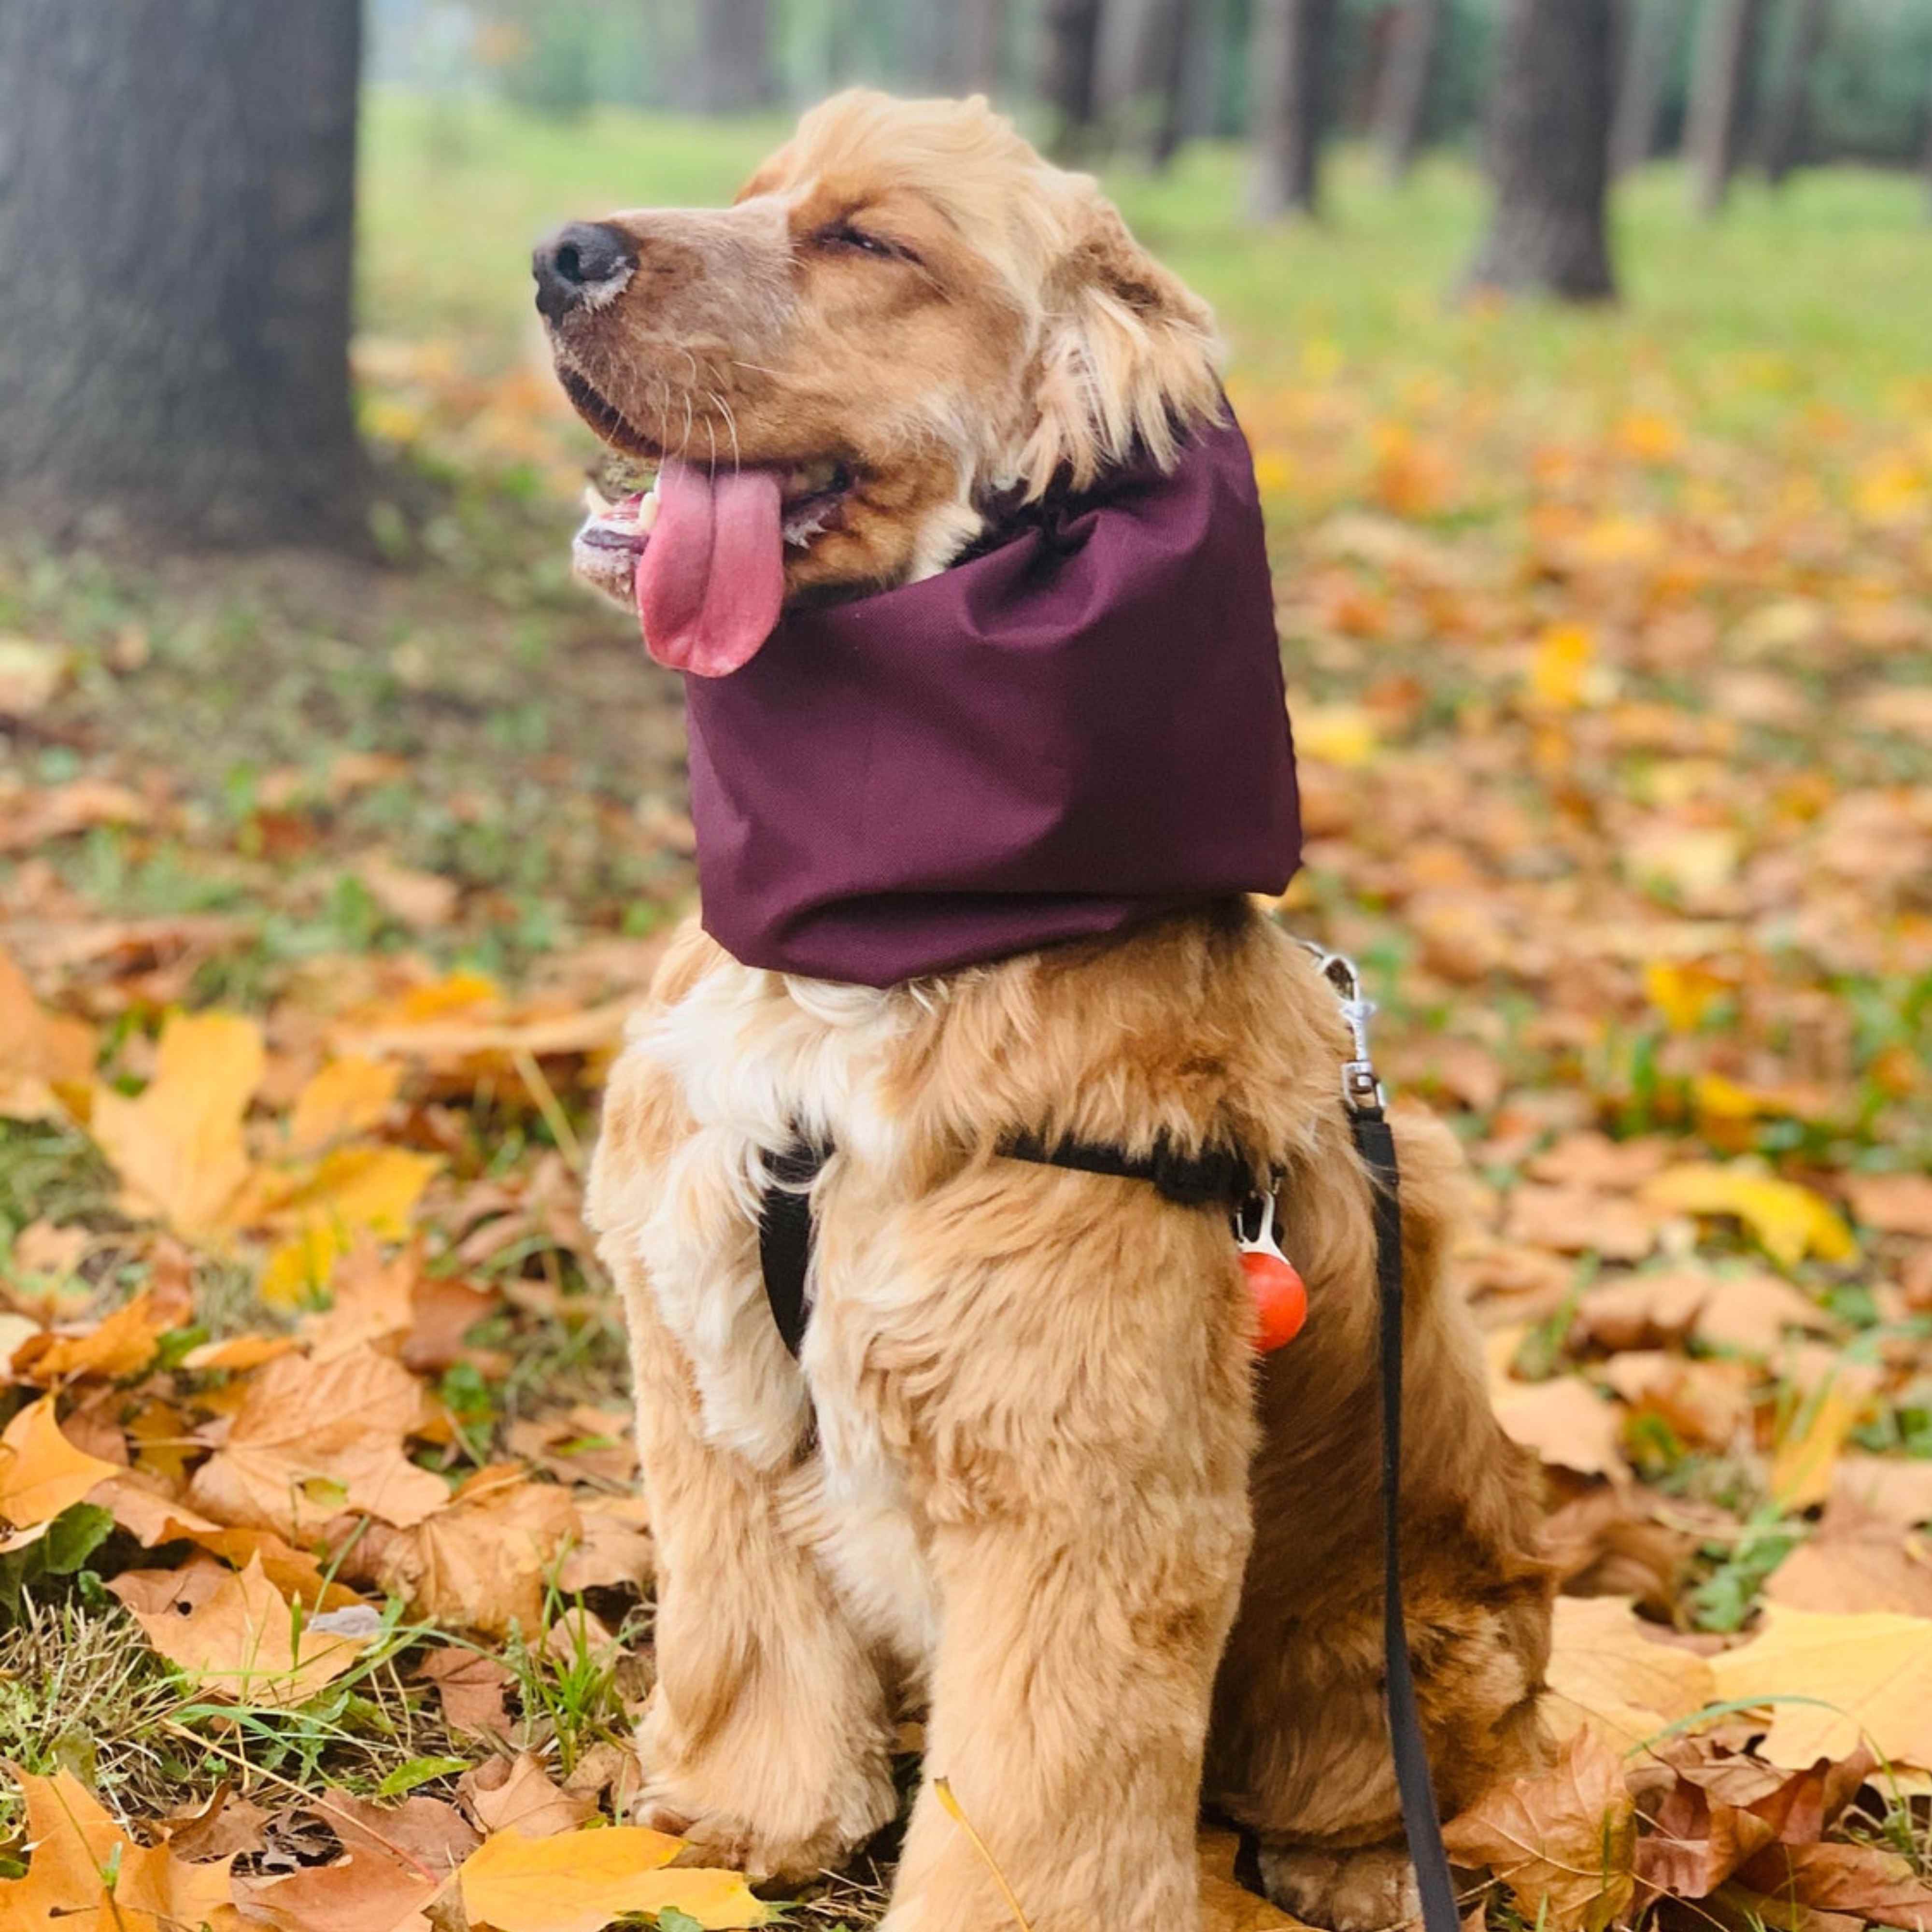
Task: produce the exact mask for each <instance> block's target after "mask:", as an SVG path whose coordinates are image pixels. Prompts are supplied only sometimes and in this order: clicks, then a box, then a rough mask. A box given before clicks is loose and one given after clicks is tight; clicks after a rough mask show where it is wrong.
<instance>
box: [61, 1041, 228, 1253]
mask: <svg viewBox="0 0 1932 1932" xmlns="http://www.w3.org/2000/svg"><path fill="white" fill-rule="evenodd" d="M262 1067H263V1054H262V1030H261V1028H260V1027H259V1026H257V1025H256V1023H255V1022H254V1021H253V1020H251V1019H242V1018H241V1017H240V1016H239V1015H236V1014H234V1013H197V1014H193V1015H187V1014H181V1013H177V1014H175V1015H174V1016H172V1018H170V1019H169V1021H168V1022H167V1024H166V1026H164V1027H163V1028H162V1029H161V1038H160V1047H159V1049H158V1051H157V1054H156V1057H155V1067H154V1079H152V1080H151V1081H150V1082H148V1085H147V1088H146V1090H145V1091H144V1092H143V1093H142V1094H141V1095H140V1097H139V1099H137V1100H127V1099H126V1098H125V1097H123V1096H122V1095H121V1094H116V1093H115V1092H113V1091H112V1089H110V1088H100V1089H98V1090H97V1091H96V1093H95V1100H94V1111H93V1115H92V1120H91V1122H90V1125H89V1131H90V1132H91V1133H92V1135H93V1136H94V1139H95V1144H96V1145H98V1147H99V1148H100V1149H101V1152H102V1153H103V1154H105V1155H106V1156H107V1158H108V1160H109V1161H110V1163H112V1164H113V1167H114V1169H115V1172H117V1173H118V1175H120V1177H121V1180H122V1181H123V1182H124V1183H125V1184H126V1188H127V1196H128V1200H129V1205H130V1207H131V1208H133V1210H134V1211H136V1212H139V1213H145V1214H158V1215H159V1216H160V1217H162V1218H163V1219H164V1220H166V1221H167V1223H169V1226H172V1228H173V1229H174V1230H175V1232H176V1233H177V1234H178V1235H182V1236H184V1237H185V1238H187V1239H189V1240H191V1241H193V1240H203V1241H205V1240H208V1239H209V1238H213V1237H217V1236H220V1235H225V1234H227V1233H229V1232H232V1231H233V1227H234V1225H235V1224H234V1223H233V1220H230V1219H229V1210H230V1209H231V1208H232V1207H233V1204H234V1203H235V1202H236V1199H237V1197H238V1196H239V1195H240V1194H241V1193H242V1189H243V1187H244V1186H245V1184H246V1183H247V1181H248V1178H249V1175H250V1173H251V1166H250V1163H249V1160H248V1150H247V1149H246V1148H245V1147H244V1146H243V1145H242V1116H243V1115H245V1113H246V1112H248V1103H249V1101H250V1100H251V1098H252V1097H254V1091H255V1089H256V1088H257V1086H258V1085H260V1082H261V1078H262Z"/></svg>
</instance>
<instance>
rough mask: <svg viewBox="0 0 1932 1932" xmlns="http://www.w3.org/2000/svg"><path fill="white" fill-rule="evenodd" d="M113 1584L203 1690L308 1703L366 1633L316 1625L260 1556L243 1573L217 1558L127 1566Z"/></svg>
mask: <svg viewBox="0 0 1932 1932" xmlns="http://www.w3.org/2000/svg"><path fill="white" fill-rule="evenodd" d="M208 1571H213V1572H214V1575H213V1576H212V1577H209V1576H208ZM108 1588H109V1589H111V1590H112V1591H113V1592H114V1594H115V1595H116V1596H118V1598H120V1599H121V1601H122V1602H123V1603H124V1604H126V1605H127V1608H128V1610H129V1612H130V1613H131V1614H132V1616H133V1618H134V1619H135V1621H136V1622H137V1623H139V1625H140V1626H141V1628H142V1630H143V1631H145V1632H146V1633H147V1637H148V1642H149V1643H151V1644H152V1645H153V1646H154V1648H155V1649H157V1650H158V1651H159V1652H160V1653H161V1655H163V1657H165V1658H167V1659H168V1661H169V1662H170V1663H171V1664H175V1665H177V1666H178V1667H180V1668H181V1670H184V1671H185V1672H187V1674H188V1675H189V1676H190V1677H191V1678H192V1679H193V1680H194V1682H195V1688H196V1691H198V1692H199V1694H201V1695H202V1696H203V1697H215V1698H226V1699H232V1700H234V1701H235V1702H236V1703H242V1704H247V1705H251V1706H264V1707H267V1708H270V1709H284V1708H287V1707H290V1706H294V1705H297V1704H301V1703H306V1702H307V1701H308V1699H309V1698H311V1697H313V1696H314V1694H316V1692H317V1691H319V1690H320V1689H321V1688H322V1687H323V1685H325V1684H327V1683H329V1682H332V1681H333V1680H334V1679H336V1678H338V1677H340V1676H341V1675H342V1673H344V1671H346V1670H350V1669H352V1668H353V1667H354V1665H355V1664H356V1660H357V1659H358V1658H359V1657H360V1656H361V1655H362V1650H363V1649H364V1640H361V1639H359V1638H354V1637H344V1636H341V1635H339V1634H335V1633H334V1632H325V1631H317V1630H315V1629H314V1628H313V1627H312V1625H311V1622H310V1620H309V1619H308V1617H307V1616H306V1615H305V1613H302V1611H301V1610H298V1609H296V1608H293V1607H291V1606H290V1604H289V1602H288V1601H287V1599H286V1598H284V1597H283V1595H282V1594H281V1592H280V1591H278V1589H276V1588H275V1586H274V1585H273V1584H272V1583H270V1582H269V1580H268V1579H267V1577H265V1576H264V1575H263V1572H262V1564H261V1559H260V1558H259V1557H257V1558H255V1559H253V1560H251V1562H250V1563H249V1565H248V1568H247V1569H245V1570H244V1571H241V1572H240V1573H239V1574H237V1573H236V1571H232V1570H229V1569H227V1568H224V1567H223V1566H222V1565H219V1564H214V1563H212V1562H209V1563H208V1564H207V1565H205V1568H202V1566H201V1565H200V1564H199V1562H197V1563H191V1564H190V1565H189V1566H188V1567H187V1569H186V1570H184V1571H169V1570H136V1571H123V1572H122V1573H121V1575H120V1576H118V1577H115V1578H114V1579H113V1581H112V1582H111V1583H110V1584H109V1586H108Z"/></svg>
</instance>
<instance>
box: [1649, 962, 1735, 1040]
mask: <svg viewBox="0 0 1932 1932" xmlns="http://www.w3.org/2000/svg"><path fill="white" fill-rule="evenodd" d="M1643 990H1644V993H1645V995H1646V997H1647V998H1649V1001H1650V1003H1651V1004H1652V1006H1654V1007H1655V1008H1656V1009H1657V1010H1658V1012H1659V1013H1661V1014H1662V1015H1663V1016H1664V1024H1665V1025H1667V1026H1668V1027H1669V1028H1670V1030H1671V1031H1672V1032H1673V1033H1694V1032H1695V1031H1697V1028H1699V1027H1700V1026H1701V1025H1703V1022H1704V1016H1706V1014H1707V1013H1709V1012H1710V1010H1711V1009H1712V1007H1715V1005H1716V1004H1718V1001H1720V1000H1721V999H1722V998H1724V995H1726V994H1727V993H1728V992H1730V988H1729V987H1728V986H1726V985H1725V983H1724V981H1723V980H1720V979H1719V978H1718V976H1717V975H1716V974H1715V973H1712V972H1711V971H1709V969H1708V968H1705V967H1703V966H1699V965H1685V966H1679V965H1673V964H1672V963H1671V962H1669V961H1667V960H1661V959H1658V960H1653V961H1652V962H1651V963H1650V964H1649V965H1647V966H1646V967H1645V968H1644V969H1643Z"/></svg>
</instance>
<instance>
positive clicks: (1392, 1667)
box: [1317, 953, 1462, 1932]
mask: <svg viewBox="0 0 1932 1932" xmlns="http://www.w3.org/2000/svg"><path fill="white" fill-rule="evenodd" d="M1317 957H1318V959H1319V961H1320V964H1321V967H1322V977H1324V978H1325V980H1327V981H1328V983H1329V984H1330V985H1331V986H1333V987H1334V989H1335V991H1336V993H1337V995H1338V996H1339V998H1340V1000H1341V1003H1342V1016H1343V1019H1346V1021H1347V1022H1348V1023H1349V1034H1350V1035H1351V1036H1352V1038H1353V1040H1354V1041H1355V1058H1353V1059H1352V1060H1350V1061H1346V1063H1345V1064H1343V1068H1342V1103H1343V1106H1345V1107H1346V1109H1348V1114H1349V1134H1350V1136H1351V1137H1352V1139H1353V1140H1354V1141H1355V1151H1356V1153H1357V1154H1359V1155H1360V1156H1361V1160H1362V1165H1363V1166H1364V1167H1366V1168H1367V1169H1368V1171H1369V1180H1370V1184H1371V1186H1372V1187H1373V1202H1374V1214H1375V1226H1376V1303H1377V1315H1378V1326H1379V1328H1380V1331H1381V1349H1380V1354H1381V1357H1382V1669H1383V1674H1384V1676H1385V1680H1386V1682H1387V1686H1388V1727H1389V1745H1390V1748H1391V1751H1392V1752H1393V1754H1394V1758H1395V1784H1396V1791H1397V1795H1398V1796H1400V1799H1401V1801H1402V1829H1403V1836H1404V1837H1405V1838H1407V1840H1408V1841H1409V1862H1410V1863H1411V1864H1413V1865H1414V1866H1415V1882H1416V1888H1417V1891H1418V1893H1419V1894H1421V1900H1422V1923H1423V1926H1424V1932H1460V1928H1461V1925H1462V1916H1461V1914H1460V1912H1457V1909H1456V1887H1455V1885H1454V1882H1453V1881H1452V1880H1451V1878H1450V1876H1449V1855H1448V1851H1447V1850H1446V1849H1445V1847H1444V1846H1443V1843H1442V1814H1441V1813H1439V1811H1437V1810H1436V1784H1435V1781H1434V1779H1433V1778H1432V1777H1431V1776H1430V1770H1429V1753H1428V1751H1427V1748H1425V1746H1424V1743H1423V1741H1422V1715H1421V1712H1420V1711H1419V1710H1418V1709H1417V1707H1416V1702H1415V1672H1414V1671H1413V1670H1412V1669H1411V1667H1410V1665H1409V1630H1408V1626H1407V1624H1406V1621H1405V1620H1404V1618H1403V1609H1402V1340H1403V1336H1402V1328H1403V1281H1402V1193H1401V1184H1402V1175H1401V1169H1400V1166H1399V1165H1398V1164H1397V1160H1396V1152H1395V1136H1394V1134H1393V1133H1391V1131H1390V1129H1389V1124H1388V1112H1387V1103H1386V1101H1385V1098H1384V1096H1383V1094H1382V1082H1380V1081H1379V1080H1378V1079H1376V1070H1375V1064H1374V1062H1373V1061H1372V1060H1371V1059H1370V1057H1369V1020H1370V1016H1372V1015H1373V1013H1374V1012H1375V1004H1374V1002H1373V1001H1370V1000H1369V999H1367V998H1365V997H1364V995H1363V992H1362V983H1361V977H1360V976H1359V975H1358V974H1357V972H1356V971H1355V964H1354V962H1352V961H1351V960H1348V959H1343V958H1342V957H1341V956H1340V955H1339V954H1337V953H1318V955H1317Z"/></svg>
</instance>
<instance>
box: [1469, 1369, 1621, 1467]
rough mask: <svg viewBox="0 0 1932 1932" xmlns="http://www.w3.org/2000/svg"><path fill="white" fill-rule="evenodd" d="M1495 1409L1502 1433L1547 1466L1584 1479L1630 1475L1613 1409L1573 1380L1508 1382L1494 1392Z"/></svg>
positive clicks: (1585, 1386) (1594, 1392)
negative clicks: (1552, 1465)
mask: <svg viewBox="0 0 1932 1932" xmlns="http://www.w3.org/2000/svg"><path fill="white" fill-rule="evenodd" d="M1496 1420H1497V1421H1499V1422H1500V1423H1501V1424H1502V1426H1503V1431H1504V1433H1505V1434H1506V1435H1507V1436H1509V1438H1510V1439H1511V1441H1513V1442H1520V1443H1521V1444H1522V1445H1523V1447H1524V1448H1526V1449H1534V1450H1535V1451H1536V1453H1537V1454H1538V1456H1540V1457H1542V1459H1543V1460H1544V1462H1546V1463H1555V1464H1556V1466H1558V1467H1559V1468H1561V1469H1574V1470H1575V1471H1577V1473H1578V1474H1579V1475H1586V1476H1622V1475H1627V1474H1628V1470H1629V1465H1628V1463H1626V1462H1625V1460H1624V1452H1623V1445H1622V1422H1621V1418H1620V1417H1619V1413H1618V1411H1617V1409H1616V1407H1615V1406H1614V1405H1613V1404H1612V1403H1607V1402H1606V1401H1604V1399H1603V1398H1602V1397H1601V1396H1599V1395H1598V1394H1597V1393H1596V1391H1595V1390H1594V1389H1592V1388H1591V1387H1590V1386H1589V1384H1588V1383H1587V1382H1582V1381H1580V1380H1579V1379H1577V1377H1576V1376H1559V1378H1558V1379H1556V1381H1554V1382H1532V1383H1529V1384H1527V1385H1520V1384H1516V1383H1510V1384H1506V1385H1504V1386H1503V1387H1502V1388H1499V1389H1498V1390H1497V1391H1496Z"/></svg>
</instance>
